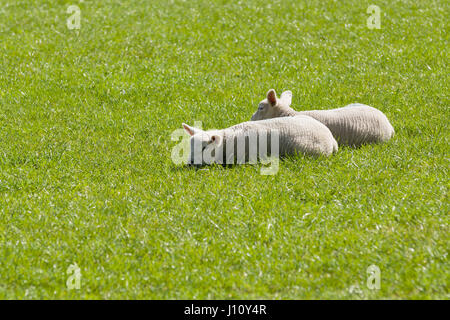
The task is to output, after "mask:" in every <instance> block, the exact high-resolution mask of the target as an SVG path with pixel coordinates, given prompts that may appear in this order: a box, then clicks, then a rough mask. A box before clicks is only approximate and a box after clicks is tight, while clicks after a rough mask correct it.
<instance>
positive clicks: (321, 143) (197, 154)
mask: <svg viewBox="0 0 450 320" xmlns="http://www.w3.org/2000/svg"><path fill="white" fill-rule="evenodd" d="M183 127H184V128H185V130H186V131H187V132H188V133H189V134H190V135H191V136H192V137H191V152H190V157H189V163H194V160H196V159H204V158H205V157H208V156H209V155H210V154H213V155H214V160H213V162H219V163H230V159H235V158H237V153H238V152H239V151H238V149H237V145H238V143H237V142H238V141H245V146H244V149H243V151H244V153H245V160H246V161H249V160H250V158H251V155H252V154H253V153H251V152H250V150H256V149H255V148H259V147H260V143H259V142H260V141H259V140H258V143H257V141H256V140H251V138H249V137H255V136H258V137H267V140H266V141H267V149H268V151H269V152H270V153H272V156H273V155H274V154H273V151H274V150H276V146H274V145H273V143H278V146H279V149H278V155H279V156H285V155H292V154H296V153H304V154H307V155H312V156H319V155H324V156H329V155H331V154H332V153H333V152H336V151H337V148H338V146H337V142H336V140H335V139H334V138H333V135H332V134H331V132H330V130H329V129H328V128H327V127H326V126H325V125H323V124H322V123H320V122H319V121H317V120H315V119H313V118H311V117H308V116H304V115H301V116H295V117H284V118H275V119H267V120H263V121H248V122H243V123H240V124H237V125H234V126H232V127H229V128H226V129H222V130H211V131H202V130H200V129H196V128H192V127H190V126H188V125H185V124H183ZM274 138H278V139H277V140H273V139H274ZM260 139H262V138H260ZM230 146H232V147H230ZM257 152H258V154H259V153H260V152H261V150H257ZM220 155H224V156H225V157H226V160H225V158H223V157H221V156H220ZM221 160H224V161H223V162H221ZM202 162H203V161H202ZM195 163H196V164H199V163H198V161H195Z"/></svg>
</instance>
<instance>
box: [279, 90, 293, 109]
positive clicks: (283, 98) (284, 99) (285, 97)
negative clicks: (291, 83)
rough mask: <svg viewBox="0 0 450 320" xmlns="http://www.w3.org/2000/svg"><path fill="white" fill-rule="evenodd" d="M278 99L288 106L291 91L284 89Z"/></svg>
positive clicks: (290, 100) (290, 101)
mask: <svg viewBox="0 0 450 320" xmlns="http://www.w3.org/2000/svg"><path fill="white" fill-rule="evenodd" d="M280 100H281V101H282V103H283V104H284V105H285V106H287V107H289V106H290V105H291V103H292V91H290V90H287V91H284V92H283V93H282V94H281V97H280Z"/></svg>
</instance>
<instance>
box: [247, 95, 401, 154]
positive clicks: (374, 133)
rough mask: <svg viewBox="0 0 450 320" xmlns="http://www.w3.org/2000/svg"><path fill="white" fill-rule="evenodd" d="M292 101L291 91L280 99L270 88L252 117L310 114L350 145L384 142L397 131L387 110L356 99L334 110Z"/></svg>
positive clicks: (339, 139)
mask: <svg viewBox="0 0 450 320" xmlns="http://www.w3.org/2000/svg"><path fill="white" fill-rule="evenodd" d="M291 102H292V92H291V91H285V92H283V93H282V94H281V97H280V99H277V96H276V93H275V90H273V89H271V90H269V92H268V93H267V98H266V99H264V100H263V101H261V102H260V104H259V106H258V110H257V111H256V112H255V113H254V114H253V116H252V118H251V120H252V121H255V120H263V119H270V118H276V117H290V116H297V115H307V116H310V117H312V118H314V119H316V120H318V121H320V122H322V123H323V124H324V125H326V126H327V127H328V128H329V129H330V131H331V132H332V133H333V136H334V138H335V139H336V140H337V141H338V142H339V144H344V145H350V146H360V145H362V144H367V143H380V142H385V141H388V140H389V139H390V138H392V136H393V135H394V128H393V127H392V125H391V124H390V123H389V120H388V118H387V117H386V116H385V115H384V113H383V112H381V111H380V110H378V109H375V108H372V107H369V106H366V105H364V104H359V103H353V104H350V105H348V106H345V107H343V108H338V109H331V110H309V111H295V110H294V109H292V108H291V107H290V105H291Z"/></svg>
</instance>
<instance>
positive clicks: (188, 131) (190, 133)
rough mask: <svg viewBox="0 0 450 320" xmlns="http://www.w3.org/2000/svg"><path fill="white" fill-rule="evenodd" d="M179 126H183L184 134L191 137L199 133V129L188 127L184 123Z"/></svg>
mask: <svg viewBox="0 0 450 320" xmlns="http://www.w3.org/2000/svg"><path fill="white" fill-rule="evenodd" d="M181 125H182V126H183V128H184V130H186V132H187V133H188V134H189V135H191V136H193V135H194V134H196V133H198V132H200V131H201V130H200V129H197V128H194V127H191V126H188V125H187V124H186V123H182V124H181Z"/></svg>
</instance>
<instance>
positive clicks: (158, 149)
mask: <svg viewBox="0 0 450 320" xmlns="http://www.w3.org/2000/svg"><path fill="white" fill-rule="evenodd" d="M71 4H76V5H78V6H79V7H80V9H81V29H80V30H79V31H76V30H69V29H68V28H67V26H66V19H67V18H68V17H69V14H67V13H66V9H67V7H68V6H69V5H71ZM369 4H377V5H378V6H379V7H380V8H381V29H380V30H370V29H368V28H367V26H366V20H367V18H368V16H369V15H368V14H367V13H366V10H367V7H368V6H369ZM449 9H450V5H449V2H448V1H443V0H442V1H425V0H423V1H413V0H411V1H387V0H377V1H375V2H373V1H368V2H366V1H357V0H353V1H323V0H320V1H297V0H296V1H271V2H270V3H268V2H267V1H262V0H252V1H241V2H240V3H239V4H238V2H237V1H217V2H214V5H213V4H211V3H210V2H209V1H194V0H190V1H144V0H140V1H138V0H135V1H126V2H125V1H124V2H123V4H119V3H118V2H116V1H88V0H85V1H84V2H81V1H75V0H74V1H53V0H52V1H50V0H47V1H25V0H22V1H4V0H1V1H0V50H1V55H0V128H1V129H0V257H1V259H0V298H6V299H14V298H26V299H28V298H45V299H47V298H75V299H78V298H89V299H91V298H102V299H104V298H106V299H109V298H120V299H121V298H126V299H135V298H138V299H141V298H150V299H154V298H169V299H178V298H186V299H191V298H206V299H215V298H224V299H226V298H244V299H246V298H248V299H253V298H264V299H303V298H306V299H311V298H327V299H328V298H343V299H365V298H374V299H385V298H393V299H401V298H408V299H419V298H420V299H422V298H424V299H428V298H445V299H448V298H449V297H450V295H449V288H450V268H449V267H450V265H449V257H448V253H449V247H450V241H449V240H450V237H449V231H450V230H449V211H450V210H449V207H450V206H449V194H448V189H449V179H448V175H449V172H448V168H449V128H448V123H449V120H450V117H449V113H450V109H449V95H448V93H449V87H448V83H449V69H448V62H449V50H448V48H449V41H448V34H449V31H450V30H449V25H448V13H449ZM270 88H275V89H276V90H277V91H278V92H279V93H280V92H281V91H282V90H287V89H290V90H292V91H293V94H294V97H293V103H292V106H293V107H294V108H295V109H297V110H301V109H312V108H317V109H325V108H334V107H341V106H344V105H346V104H348V103H352V102H361V103H365V104H368V105H371V106H374V107H376V108H379V109H380V110H382V111H383V112H384V113H385V114H386V115H387V116H388V118H389V119H390V121H391V123H392V125H393V126H394V128H395V130H396V135H395V137H394V138H393V139H392V140H391V141H389V142H388V143H387V144H384V145H369V146H364V147H362V148H359V149H353V148H345V147H341V148H340V150H339V152H338V153H337V154H335V155H334V156H332V157H330V158H327V159H325V158H319V159H313V158H308V157H293V158H289V159H286V160H283V161H281V163H280V170H279V172H278V174H277V175H274V176H262V175H260V174H259V170H260V168H261V165H255V166H251V165H245V166H235V167H231V168H222V167H220V166H211V167H206V168H204V169H203V170H195V169H190V168H185V167H183V166H177V165H175V164H173V163H172V160H171V158H170V155H171V150H172V148H173V147H174V146H175V145H176V144H177V142H174V141H171V139H170V134H171V133H172V132H173V130H175V129H179V128H181V123H182V122H186V123H189V124H193V123H194V121H202V122H203V127H204V128H225V127H228V126H231V125H234V124H236V123H239V122H242V121H247V120H249V118H250V116H251V114H252V113H253V112H254V111H255V110H256V107H257V104H258V102H259V101H260V100H262V99H263V98H264V95H265V93H266V92H267V90H268V89H270ZM74 263H76V264H77V265H78V266H79V267H80V269H81V288H80V289H79V290H68V288H67V286H66V280H67V277H68V275H67V273H66V270H67V268H68V267H69V266H70V265H71V264H74ZM372 264H375V265H377V266H378V267H379V268H380V270H381V289H380V290H370V289H368V288H367V286H366V280H367V277H368V275H367V273H366V269H367V268H368V267H369V266H370V265H372ZM354 286H359V288H360V290H359V292H357V293H355V292H354V291H353V292H352V290H351V288H352V287H354Z"/></svg>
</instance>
